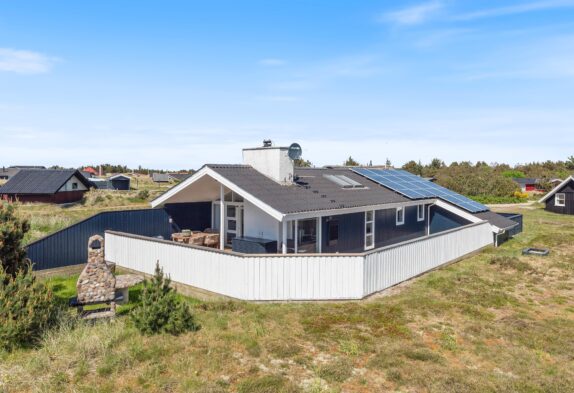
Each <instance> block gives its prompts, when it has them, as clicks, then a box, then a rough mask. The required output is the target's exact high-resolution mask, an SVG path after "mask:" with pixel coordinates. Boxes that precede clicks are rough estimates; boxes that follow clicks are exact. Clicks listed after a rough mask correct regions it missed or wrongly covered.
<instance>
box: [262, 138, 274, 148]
mask: <svg viewBox="0 0 574 393" xmlns="http://www.w3.org/2000/svg"><path fill="white" fill-rule="evenodd" d="M271 146H272V143H271V139H264V140H263V147H271Z"/></svg>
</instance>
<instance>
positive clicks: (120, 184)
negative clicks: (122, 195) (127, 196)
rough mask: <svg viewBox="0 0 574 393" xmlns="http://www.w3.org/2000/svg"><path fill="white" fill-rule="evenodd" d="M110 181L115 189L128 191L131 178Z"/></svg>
mask: <svg viewBox="0 0 574 393" xmlns="http://www.w3.org/2000/svg"><path fill="white" fill-rule="evenodd" d="M110 182H111V183H112V188H113V189H114V190H120V191H127V190H129V189H130V179H112V180H110Z"/></svg>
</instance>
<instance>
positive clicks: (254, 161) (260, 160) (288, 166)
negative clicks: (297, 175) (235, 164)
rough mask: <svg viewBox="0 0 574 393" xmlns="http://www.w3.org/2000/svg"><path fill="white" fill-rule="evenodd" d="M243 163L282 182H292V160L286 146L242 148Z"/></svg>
mask: <svg viewBox="0 0 574 393" xmlns="http://www.w3.org/2000/svg"><path fill="white" fill-rule="evenodd" d="M243 163H244V164H245V165H251V166H252V167H253V168H254V169H255V170H257V171H258V172H261V173H262V174H264V175H265V176H268V177H270V178H272V179H273V180H275V181H277V182H279V183H282V184H291V183H292V182H293V166H294V164H293V161H292V160H291V159H290V158H289V148H287V147H266V148H255V149H243Z"/></svg>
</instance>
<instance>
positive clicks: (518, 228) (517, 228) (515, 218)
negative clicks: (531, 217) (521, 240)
mask: <svg viewBox="0 0 574 393" xmlns="http://www.w3.org/2000/svg"><path fill="white" fill-rule="evenodd" d="M498 214H500V215H501V216H504V217H506V218H508V219H509V220H512V221H514V222H517V223H518V225H516V226H515V227H513V228H512V229H510V230H509V231H508V235H509V236H514V235H518V234H519V233H522V229H523V222H522V214H516V213H498Z"/></svg>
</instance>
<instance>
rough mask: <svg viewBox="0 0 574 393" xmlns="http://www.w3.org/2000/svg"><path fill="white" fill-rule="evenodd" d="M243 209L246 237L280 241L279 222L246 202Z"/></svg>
mask: <svg viewBox="0 0 574 393" xmlns="http://www.w3.org/2000/svg"><path fill="white" fill-rule="evenodd" d="M243 209H244V213H243V219H244V223H243V230H244V232H245V233H244V236H253V237H259V238H264V239H270V240H277V242H279V241H280V238H279V221H277V220H275V219H274V218H273V217H271V216H270V215H269V214H267V213H265V212H264V211H263V210H261V209H259V208H258V207H257V206H255V205H253V204H252V203H250V202H248V201H245V202H244V205H243Z"/></svg>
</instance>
